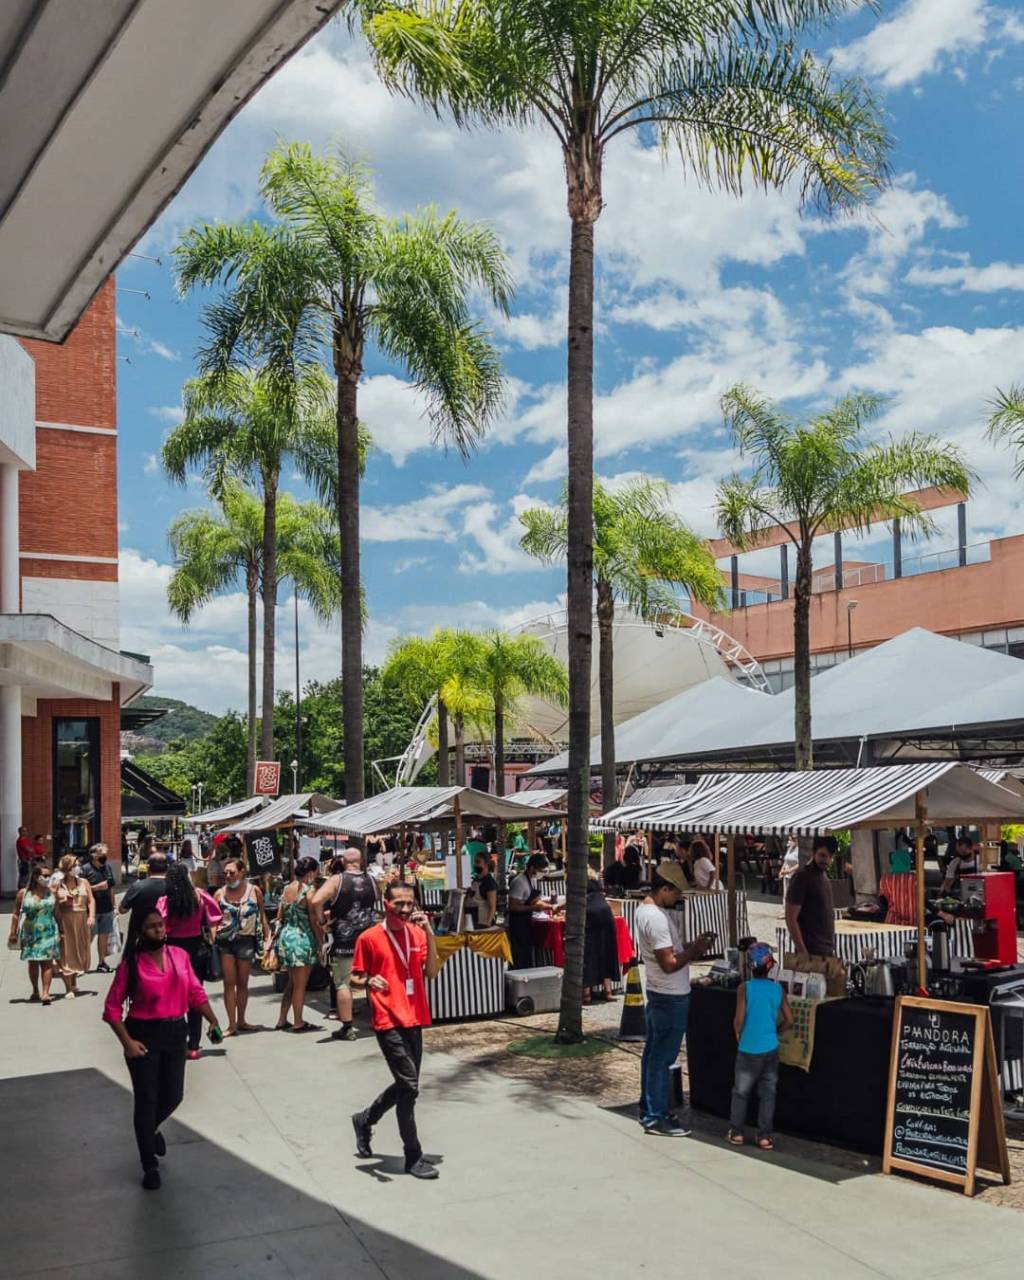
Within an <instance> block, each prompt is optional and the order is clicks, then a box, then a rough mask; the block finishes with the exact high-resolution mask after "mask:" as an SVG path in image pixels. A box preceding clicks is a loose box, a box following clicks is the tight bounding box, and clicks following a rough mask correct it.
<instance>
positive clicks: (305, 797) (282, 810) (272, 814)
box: [225, 791, 344, 831]
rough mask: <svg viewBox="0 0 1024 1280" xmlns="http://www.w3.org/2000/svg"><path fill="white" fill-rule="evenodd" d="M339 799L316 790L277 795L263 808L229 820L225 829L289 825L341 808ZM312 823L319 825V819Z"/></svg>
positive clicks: (341, 804) (249, 829) (245, 829)
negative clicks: (301, 819)
mask: <svg viewBox="0 0 1024 1280" xmlns="http://www.w3.org/2000/svg"><path fill="white" fill-rule="evenodd" d="M343 807H344V806H343V802H342V801H341V800H332V799H331V797H330V796H322V795H321V794H320V793H319V792H318V791H304V792H301V793H300V794H298V795H291V796H278V797H277V799H276V800H271V802H270V803H269V804H268V805H267V806H266V808H264V809H260V810H259V811H258V812H256V813H254V814H253V815H252V816H251V817H249V818H244V819H243V820H242V821H240V822H230V823H228V824H227V826H226V827H225V830H227V831H270V830H272V829H273V828H274V827H284V826H290V825H291V824H292V822H293V821H294V820H295V819H297V818H310V819H311V816H312V815H313V814H323V815H326V814H329V813H333V812H334V811H335V810H336V809H341V808H343ZM314 825H317V826H318V825H320V823H319V821H316V822H314Z"/></svg>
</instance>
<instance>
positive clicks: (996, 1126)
mask: <svg viewBox="0 0 1024 1280" xmlns="http://www.w3.org/2000/svg"><path fill="white" fill-rule="evenodd" d="M979 1163H981V1164H982V1165H983V1167H985V1168H992V1169H998V1171H999V1172H1000V1173H1001V1174H1002V1176H1003V1181H1004V1182H1009V1180H1010V1176H1009V1157H1008V1155H1007V1151H1006V1136H1005V1133H1004V1130H1003V1113H1002V1106H1001V1104H1000V1099H999V1089H998V1082H997V1076H996V1063H995V1049H994V1046H993V1043H992V1030H991V1026H990V1023H989V1014H988V1009H987V1008H985V1007H984V1006H982V1005H970V1004H954V1003H951V1002H948V1001H941V1000H924V999H917V998H911V997H903V998H901V999H900V1000H898V1001H897V1002H896V1013H895V1020H894V1023H893V1039H892V1062H891V1068H890V1075H889V1106H888V1114H887V1118H886V1132H885V1158H884V1160H883V1164H882V1168H883V1171H884V1172H885V1173H889V1172H890V1171H891V1170H892V1169H901V1170H904V1171H906V1172H910V1173H918V1174H921V1175H923V1176H925V1177H931V1178H937V1179H939V1180H940V1181H943V1182H951V1183H955V1184H956V1185H959V1186H962V1187H963V1189H964V1191H965V1192H966V1193H967V1195H973V1193H974V1174H975V1169H976V1167H977V1165H978V1164H979Z"/></svg>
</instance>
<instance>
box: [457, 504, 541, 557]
mask: <svg viewBox="0 0 1024 1280" xmlns="http://www.w3.org/2000/svg"><path fill="white" fill-rule="evenodd" d="M510 505H511V508H512V510H511V514H510V515H509V516H508V518H507V519H506V520H505V521H504V522H503V523H501V524H498V525H496V524H495V520H496V519H497V512H496V511H495V510H494V509H493V508H492V507H473V508H470V509H469V510H467V512H466V518H465V524H464V527H463V532H464V534H465V535H466V537H469V538H472V539H473V541H474V542H475V543H476V545H477V547H478V548H479V554H478V555H477V554H474V553H473V552H471V551H464V552H463V554H462V559H461V560H460V561H459V571H460V572H461V573H488V574H499V573H530V572H536V571H537V570H539V569H543V568H545V567H546V566H544V565H543V564H541V562H540V561H539V560H536V559H535V558H534V557H533V556H531V555H527V553H526V552H525V551H524V550H523V549H522V547H521V546H520V545H519V539H520V538H521V537H522V536H523V526H522V525H521V524H520V522H519V517H520V515H521V514H522V513H523V512H524V511H528V510H530V509H531V508H533V507H543V506H547V505H548V504H547V503H544V502H540V501H538V500H537V499H536V498H531V497H529V496H528V495H527V494H525V493H520V494H517V495H516V496H515V497H514V498H513V499H512V502H511V504H510Z"/></svg>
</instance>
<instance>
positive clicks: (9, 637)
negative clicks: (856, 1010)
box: [0, 613, 153, 715]
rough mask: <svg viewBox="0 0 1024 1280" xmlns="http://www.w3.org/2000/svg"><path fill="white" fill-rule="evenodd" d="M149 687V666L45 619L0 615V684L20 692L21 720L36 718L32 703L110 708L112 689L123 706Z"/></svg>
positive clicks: (35, 615)
mask: <svg viewBox="0 0 1024 1280" xmlns="http://www.w3.org/2000/svg"><path fill="white" fill-rule="evenodd" d="M152 683H153V668H152V667H151V666H149V665H148V663H144V662H139V661H138V659H137V658H134V657H132V656H131V655H129V654H125V653H119V652H117V651H116V650H114V649H108V648H107V647H106V645H102V644H99V643H98V642H97V641H96V640H91V639H90V638H89V637H88V636H83V635H81V634H80V633H79V632H77V631H72V629H71V628H70V627H67V626H65V625H64V623H63V622H58V621H57V619H56V618H53V617H51V616H50V615H49V614H46V613H3V614H0V684H16V685H19V686H20V687H21V691H22V704H23V714H25V715H34V714H35V708H34V706H32V705H31V700H32V699H36V698H96V699H98V700H99V701H101V702H109V701H110V699H111V698H113V697H114V696H115V688H116V690H117V693H118V695H119V696H120V701H121V705H122V706H123V705H124V704H125V703H128V702H130V701H131V700H132V698H136V697H138V695H139V694H140V693H145V691H146V690H147V689H148V688H150V686H151V685H152ZM29 707H31V709H29Z"/></svg>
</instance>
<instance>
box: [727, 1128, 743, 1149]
mask: <svg viewBox="0 0 1024 1280" xmlns="http://www.w3.org/2000/svg"><path fill="white" fill-rule="evenodd" d="M725 1140H726V1142H731V1143H732V1145H733V1146H734V1147H742V1146H743V1144H744V1142H745V1141H746V1139H745V1138H744V1137H743V1134H742V1133H740V1131H739V1129H730V1130H729V1132H728V1133H727V1134H726V1135H725Z"/></svg>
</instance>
